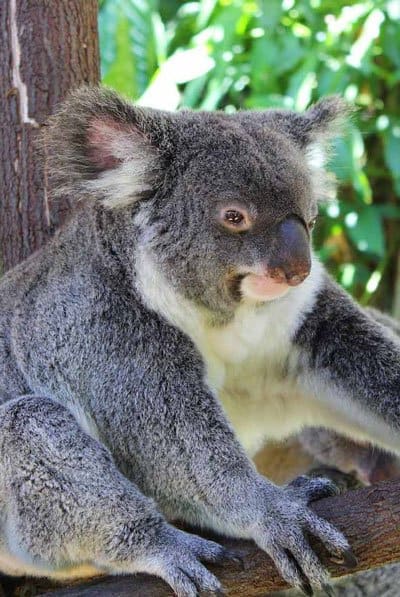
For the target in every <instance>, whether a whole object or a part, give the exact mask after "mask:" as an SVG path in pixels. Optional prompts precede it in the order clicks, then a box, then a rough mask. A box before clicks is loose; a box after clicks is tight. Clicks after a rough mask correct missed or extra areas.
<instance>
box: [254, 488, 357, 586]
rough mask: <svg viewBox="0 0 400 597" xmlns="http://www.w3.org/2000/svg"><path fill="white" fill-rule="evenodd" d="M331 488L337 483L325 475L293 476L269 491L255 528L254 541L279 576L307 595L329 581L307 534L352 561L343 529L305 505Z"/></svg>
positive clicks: (327, 574) (326, 584)
mask: <svg viewBox="0 0 400 597" xmlns="http://www.w3.org/2000/svg"><path fill="white" fill-rule="evenodd" d="M269 491H271V490H269ZM333 492H334V493H336V487H335V486H334V485H333V484H332V483H331V482H330V481H327V480H325V479H319V478H316V479H312V478H311V479H310V478H308V477H300V478H298V479H295V480H294V481H293V482H292V483H291V484H290V485H288V486H286V487H285V488H282V489H280V490H279V491H278V492H277V493H275V492H274V494H272V495H271V493H270V495H269V500H268V502H269V503H268V507H267V510H266V511H265V514H264V519H263V522H261V523H259V525H258V527H257V530H256V532H255V537H254V538H255V540H256V543H257V544H258V545H259V547H261V549H263V550H264V551H266V552H267V553H268V554H269V556H270V557H271V558H272V559H273V561H274V563H275V566H276V567H277V569H278V572H279V573H280V574H281V576H282V577H283V578H284V579H285V580H286V581H287V582H288V583H289V584H290V585H292V586H294V587H296V588H297V589H299V590H301V591H302V592H303V593H304V594H306V595H311V594H312V590H313V588H314V589H318V590H324V588H325V587H327V586H329V581H330V576H329V573H328V571H327V570H326V568H325V567H324V566H323V565H322V563H321V562H320V560H319V558H318V556H317V554H316V553H315V552H314V550H313V549H312V548H311V545H310V544H309V542H308V539H307V537H308V536H314V537H316V538H318V539H319V540H320V541H321V542H322V544H323V545H324V547H325V548H326V549H327V550H328V552H329V553H330V554H332V555H334V556H336V557H337V556H340V557H341V558H343V561H345V560H346V561H349V562H352V561H354V558H353V559H352V558H351V556H349V555H348V554H349V553H351V552H349V544H348V541H347V540H346V538H345V537H344V536H343V535H342V533H341V532H340V531H338V530H337V529H335V527H333V526H332V525H331V524H330V523H329V522H327V521H326V520H324V519H322V518H319V517H318V516H317V515H316V514H315V513H314V512H313V511H312V510H311V509H310V508H309V507H308V503H309V502H310V501H312V500H313V499H317V497H322V496H326V495H332V493H333ZM271 498H272V499H271ZM267 499H268V498H267ZM328 590H329V589H328ZM310 591H311V592H310ZM328 594H329V593H328Z"/></svg>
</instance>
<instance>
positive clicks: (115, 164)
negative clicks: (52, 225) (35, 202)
mask: <svg viewBox="0 0 400 597" xmlns="http://www.w3.org/2000/svg"><path fill="white" fill-rule="evenodd" d="M166 118H167V117H166V114H165V113H163V112H159V113H158V112H157V111H154V110H153V111H152V110H149V109H144V110H143V109H141V108H138V107H135V106H133V105H132V104H130V103H128V102H125V101H124V100H122V99H121V98H120V97H119V96H118V95H117V94H116V93H114V92H113V91H111V90H109V89H105V88H100V87H86V88H81V89H79V90H77V91H75V92H74V93H72V94H71V95H70V96H69V98H68V99H67V100H66V101H65V102H64V103H63V104H62V106H61V107H60V109H59V111H58V112H57V113H56V114H55V115H54V116H53V117H52V118H51V119H50V120H49V127H46V130H45V144H46V153H47V156H48V173H49V177H50V178H51V182H52V187H53V188H54V189H55V192H56V193H58V194H61V193H68V194H71V192H72V193H75V194H78V195H79V194H80V195H82V194H84V195H85V194H92V195H94V196H96V197H98V198H99V199H100V200H101V201H102V202H103V204H104V205H106V206H108V207H123V206H126V205H129V204H131V203H133V202H134V201H135V200H137V199H139V198H142V197H144V196H148V195H149V194H150V193H152V192H153V191H154V190H155V189H156V188H157V186H158V185H159V184H160V181H161V179H162V174H163V163H164V160H165V154H164V151H163V143H164V137H165V128H166V126H167V123H166Z"/></svg>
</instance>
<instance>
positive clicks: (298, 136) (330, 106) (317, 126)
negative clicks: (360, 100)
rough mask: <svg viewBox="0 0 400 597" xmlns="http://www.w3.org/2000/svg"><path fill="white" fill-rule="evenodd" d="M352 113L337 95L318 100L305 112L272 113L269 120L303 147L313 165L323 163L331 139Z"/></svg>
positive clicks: (339, 131)
mask: <svg viewBox="0 0 400 597" xmlns="http://www.w3.org/2000/svg"><path fill="white" fill-rule="evenodd" d="M351 112H352V109H351V107H350V106H349V104H348V103H347V102H346V101H345V100H344V99H343V98H341V97H339V96H336V95H334V96H330V97H326V98H323V99H321V100H320V101H319V102H317V103H316V104H314V106H312V107H311V108H309V109H308V110H307V111H306V112H304V113H302V114H299V113H297V112H289V111H288V112H286V111H283V110H282V111H280V110H278V111H276V112H273V113H272V114H273V123H274V125H275V126H276V127H277V128H278V129H281V130H282V131H283V132H284V133H285V134H288V135H289V136H290V137H291V138H292V139H293V141H294V142H295V143H296V144H297V145H298V146H300V147H301V149H304V151H305V153H306V156H307V158H308V161H309V162H310V164H311V165H312V166H313V167H321V166H323V165H324V163H325V161H326V158H327V156H328V155H329V149H330V144H331V141H332V139H333V138H334V137H336V136H337V135H339V134H340V133H341V132H342V130H343V128H344V126H345V124H346V122H347V121H348V119H349V116H350V114H351Z"/></svg>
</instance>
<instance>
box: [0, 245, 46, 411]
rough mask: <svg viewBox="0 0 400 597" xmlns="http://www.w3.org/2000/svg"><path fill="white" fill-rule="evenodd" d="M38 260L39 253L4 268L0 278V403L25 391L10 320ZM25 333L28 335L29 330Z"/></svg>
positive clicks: (36, 269) (31, 279) (27, 389)
mask: <svg viewBox="0 0 400 597" xmlns="http://www.w3.org/2000/svg"><path fill="white" fill-rule="evenodd" d="M40 261H41V259H40V256H39V255H36V256H34V257H33V258H31V259H29V260H27V261H24V262H23V263H22V264H20V265H19V266H17V267H16V268H14V269H13V270H12V271H11V272H8V273H7V274H6V275H5V276H4V277H3V278H2V279H1V281H0V403H2V402H4V401H6V400H8V399H9V398H12V397H15V396H16V395H17V396H18V395H21V394H26V393H28V392H29V386H28V385H27V383H26V381H25V379H24V376H23V374H22V372H21V371H20V369H19V367H18V364H17V360H16V358H15V352H14V342H13V321H14V315H15V311H16V310H17V309H18V305H19V304H20V301H21V298H22V297H23V296H24V294H25V293H26V291H27V290H28V289H29V287H30V285H31V284H32V283H33V282H34V280H35V279H37V277H38V275H40V268H38V265H39V263H40ZM38 269H39V271H38ZM26 334H27V336H29V330H26Z"/></svg>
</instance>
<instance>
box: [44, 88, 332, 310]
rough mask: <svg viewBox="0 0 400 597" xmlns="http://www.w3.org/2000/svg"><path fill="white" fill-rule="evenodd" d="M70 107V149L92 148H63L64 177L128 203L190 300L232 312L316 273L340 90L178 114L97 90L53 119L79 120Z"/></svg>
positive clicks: (142, 244) (147, 241)
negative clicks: (309, 100) (250, 107)
mask: <svg viewBox="0 0 400 597" xmlns="http://www.w3.org/2000/svg"><path fill="white" fill-rule="evenodd" d="M89 96H90V97H89ZM69 110H75V112H76V116H75V126H73V127H71V123H69V125H70V129H71V130H72V133H71V137H72V142H70V143H69V144H68V143H67V147H70V148H71V147H72V148H78V149H80V152H81V153H80V155H78V156H77V155H76V154H75V153H73V151H72V150H71V149H70V150H69V152H67V151H66V150H63V151H62V153H63V155H62V156H61V158H62V160H63V162H62V166H63V168H61V169H60V167H59V169H58V172H59V173H61V178H62V182H63V183H64V185H65V184H66V185H67V186H69V187H71V184H72V186H75V188H77V187H78V188H80V189H82V188H83V189H84V190H86V191H87V190H88V189H90V190H91V191H92V192H93V193H95V194H96V195H97V196H98V197H99V199H101V200H102V201H103V203H104V204H105V205H106V206H107V207H108V208H109V209H119V210H120V209H125V210H127V211H129V213H131V214H132V218H134V221H135V224H136V226H137V228H138V236H137V240H136V242H137V243H138V245H139V248H140V250H141V251H142V252H143V251H145V252H147V253H148V255H149V257H151V259H152V260H153V261H155V262H156V264H157V266H158V267H159V268H160V269H161V270H162V272H163V273H164V275H165V277H166V278H167V280H169V282H170V283H171V284H172V285H173V286H174V287H175V289H177V290H178V291H179V292H180V293H181V294H183V295H184V296H185V297H186V298H189V299H191V300H193V301H195V302H196V303H198V304H201V305H203V306H205V307H207V308H208V309H210V310H212V311H213V312H215V313H218V312H224V313H226V312H227V311H232V309H234V308H235V307H236V306H237V305H238V304H240V302H241V301H244V300H245V301H253V302H264V301H269V300H274V299H279V297H281V296H283V295H284V294H286V293H287V292H288V291H289V290H290V288H292V287H294V286H298V285H299V284H301V283H302V282H303V281H304V280H305V278H306V277H307V276H308V275H309V273H310V269H311V247H310V233H311V229H312V227H313V224H314V222H315V219H316V216H317V203H318V199H319V198H320V195H321V194H324V193H325V192H326V187H327V185H326V179H325V177H324V172H323V170H322V165H321V163H320V164H318V165H317V166H316V165H315V164H314V165H313V164H312V163H311V159H310V158H311V149H312V151H313V154H314V157H315V150H316V148H318V147H319V146H320V145H321V143H322V140H323V139H325V138H326V137H327V136H328V135H329V132H330V130H331V125H332V123H333V122H335V121H336V120H337V118H338V117H339V116H341V115H342V114H343V111H344V106H343V104H342V102H341V101H340V100H338V99H337V98H331V99H328V100H325V101H324V102H321V103H320V104H317V105H316V106H315V107H314V108H312V109H311V110H309V111H308V112H306V113H305V114H304V115H299V114H295V113H292V112H284V111H265V112H259V113H256V112H243V113H239V114H235V115H224V114H220V113H201V112H197V113H196V112H181V113H176V114H170V113H164V112H158V111H154V110H141V109H138V108H134V107H133V106H131V105H129V104H126V103H124V102H122V101H121V100H120V99H119V98H118V97H116V96H115V95H114V94H112V93H111V92H106V91H104V90H103V91H93V90H92V91H88V90H86V91H84V92H80V93H79V94H78V95H77V96H75V98H72V100H71V101H70V105H69V106H68V105H67V106H66V107H65V108H64V111H63V112H61V113H60V114H59V116H58V117H57V118H56V121H55V122H56V124H55V125H54V126H57V124H58V122H59V121H60V120H62V119H67V120H68V119H69V120H71V118H70V117H69V115H68V111H69ZM55 154H56V155H58V156H59V154H60V147H59V146H58V149H57V148H56V150H55ZM57 165H58V166H59V163H58V164H57ZM66 166H68V170H67V168H66ZM71 173H72V174H71ZM74 173H75V179H73V180H71V177H72V176H73V175H74ZM77 174H78V175H79V176H77ZM76 179H77V180H78V185H77V182H76ZM126 242H127V243H129V242H132V241H131V239H129V238H127V239H126Z"/></svg>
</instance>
